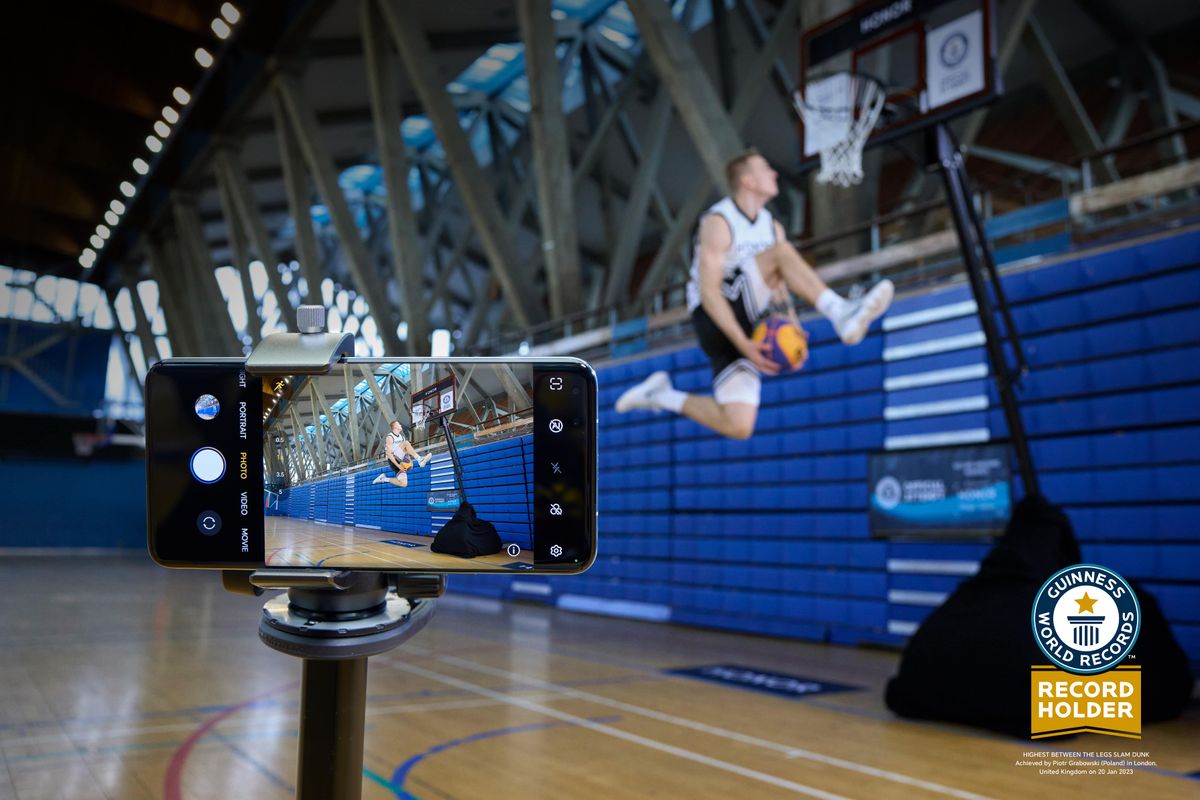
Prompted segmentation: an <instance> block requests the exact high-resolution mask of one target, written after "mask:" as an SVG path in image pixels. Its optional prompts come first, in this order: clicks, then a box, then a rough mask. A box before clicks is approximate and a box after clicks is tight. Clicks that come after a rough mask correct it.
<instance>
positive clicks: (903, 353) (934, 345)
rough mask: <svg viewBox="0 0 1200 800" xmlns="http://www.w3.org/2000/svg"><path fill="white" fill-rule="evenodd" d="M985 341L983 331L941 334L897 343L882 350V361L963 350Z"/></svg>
mask: <svg viewBox="0 0 1200 800" xmlns="http://www.w3.org/2000/svg"><path fill="white" fill-rule="evenodd" d="M986 341H987V338H986V337H985V336H984V334H983V331H972V332H971V333H960V334H958V335H957V336H943V337H941V338H939V339H929V340H927V341H924V342H913V343H912V344H898V345H896V346H894V347H886V348H884V350H883V360H884V361H900V360H901V359H905V358H916V357H917V356H928V355H933V354H934V353H946V352H949V351H951V350H965V349H967V348H968V347H978V346H980V345H982V344H983V343H984V342H986Z"/></svg>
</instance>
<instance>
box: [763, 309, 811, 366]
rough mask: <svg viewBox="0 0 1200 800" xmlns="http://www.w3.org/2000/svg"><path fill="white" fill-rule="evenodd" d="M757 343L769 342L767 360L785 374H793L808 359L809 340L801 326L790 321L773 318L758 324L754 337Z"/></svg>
mask: <svg viewBox="0 0 1200 800" xmlns="http://www.w3.org/2000/svg"><path fill="white" fill-rule="evenodd" d="M752 338H753V339H754V341H755V342H756V343H762V342H769V343H770V344H771V349H770V350H769V351H767V358H769V359H771V360H772V361H774V362H775V363H776V364H778V365H779V368H780V369H781V370H783V371H784V372H793V371H795V370H797V369H800V367H802V366H803V365H804V360H805V359H806V358H808V338H807V337H806V336H805V335H804V331H803V330H801V329H800V326H799V325H796V324H795V323H793V322H791V321H790V320H786V319H781V318H779V317H771V318H769V319H765V320H763V321H762V322H760V323H758V326H757V327H756V328H755V329H754V336H753V337H752Z"/></svg>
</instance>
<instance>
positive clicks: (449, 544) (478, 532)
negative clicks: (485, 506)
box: [429, 501, 502, 558]
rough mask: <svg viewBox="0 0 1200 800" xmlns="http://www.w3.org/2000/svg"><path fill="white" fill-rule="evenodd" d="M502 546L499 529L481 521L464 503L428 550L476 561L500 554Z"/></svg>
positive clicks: (473, 510)
mask: <svg viewBox="0 0 1200 800" xmlns="http://www.w3.org/2000/svg"><path fill="white" fill-rule="evenodd" d="M501 546H502V542H501V541H500V534H498V533H496V526H495V525H493V524H492V523H490V522H488V521H487V520H486V519H480V518H479V516H478V515H477V514H476V513H475V509H474V508H473V507H472V506H471V504H470V503H468V502H465V501H464V502H463V503H462V504H461V505H459V507H458V511H455V512H454V516H453V517H451V518H450V519H449V520H447V521H446V524H445V525H443V526H442V529H441V530H440V531H438V532H437V535H436V536H434V537H433V544H431V545H430V546H429V549H430V550H432V551H433V552H435V553H444V554H446V555H451V556H458V557H460V558H475V557H476V556H490V555H493V554H495V553H499V552H500V548H501Z"/></svg>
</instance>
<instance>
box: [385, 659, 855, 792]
mask: <svg viewBox="0 0 1200 800" xmlns="http://www.w3.org/2000/svg"><path fill="white" fill-rule="evenodd" d="M451 658H452V657H451ZM396 667H397V669H401V670H404V671H405V672H410V673H412V674H414V675H420V676H421V677H424V678H428V679H429V680H434V681H438V682H440V683H444V684H446V685H448V686H457V687H458V688H461V689H464V690H466V691H468V692H475V693H476V694H480V695H483V696H484V697H491V698H493V699H496V700H500V701H501V702H504V703H507V704H509V705H513V706H517V707H518V708H524V709H526V710H527V711H533V712H535V713H538V714H544V715H545V716H548V717H553V718H555V719H559V720H562V721H563V722H569V723H572V724H574V725H578V726H579V727H581V728H587V729H588V730H591V731H595V732H596V733H602V734H604V735H605V736H612V737H613V738H616V739H623V740H624V741H627V742H632V743H633V744H640V745H642V746H643V747H648V748H650V749H651V750H658V751H660V752H663V753H667V754H669V755H673V756H677V757H679V758H683V759H686V760H688V761H693V762H695V763H697V764H703V765H705V766H708V767H713V768H715V769H719V770H723V771H725V772H731V773H733V774H734V775H739V776H741V777H743V778H750V779H751V780H756V781H759V782H761V783H766V784H768V785H771V786H775V787H777V788H780V789H787V790H789V791H792V792H795V793H796V794H803V795H807V796H809V797H816V798H819V799H820V800H849V798H846V797H844V796H842V795H838V794H833V793H832V792H826V791H823V790H821V789H816V788H814V787H811V786H805V785H804V784H802V783H796V782H795V781H789V780H787V779H785V778H780V777H779V776H777V775H771V774H769V773H766V772H759V771H758V770H754V769H750V768H749V767H743V766H741V765H739V764H733V763H730V762H728V761H722V760H721V759H719V758H713V757H711V756H706V755H703V754H702V753H697V752H694V751H692V750H688V749H686V748H683V747H677V746H675V745H671V744H667V743H666V742H660V741H658V740H657V739H651V738H649V737H646V736H641V735H639V734H636V733H630V732H629V731H623V730H621V729H620V728H614V727H612V726H611V725H604V724H602V723H598V722H592V721H591V720H589V719H585V718H584V717H578V716H576V715H574V714H568V713H567V712H565V711H559V710H558V709H556V708H550V707H549V706H545V705H542V704H541V703H534V702H531V701H528V700H525V699H523V698H519V697H510V696H508V695H505V694H501V693H500V692H495V691H492V690H491V689H487V688H484V687H483V686H479V685H478V684H474V683H471V682H470V681H464V680H460V679H459V678H452V677H450V676H449V675H442V674H441V673H438V672H434V671H432V670H428V669H424V668H423V667H418V666H416V665H415V664H397V665H396ZM539 682H540V681H539Z"/></svg>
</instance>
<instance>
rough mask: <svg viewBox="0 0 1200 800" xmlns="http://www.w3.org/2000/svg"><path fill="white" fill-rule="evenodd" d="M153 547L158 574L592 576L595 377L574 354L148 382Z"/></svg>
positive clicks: (207, 369)
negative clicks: (176, 570) (304, 571)
mask: <svg viewBox="0 0 1200 800" xmlns="http://www.w3.org/2000/svg"><path fill="white" fill-rule="evenodd" d="M145 398H146V468H147V493H148V497H147V510H148V533H147V540H148V547H149V550H150V555H151V556H152V557H153V558H154V560H155V561H156V562H158V563H159V564H161V565H163V566H166V567H185V568H211V569H270V568H273V567H286V568H289V569H295V568H298V567H308V568H325V569H350V570H372V571H384V572H394V571H418V572H490V571H499V572H503V571H532V572H552V573H560V574H561V573H574V572H582V571H583V570H585V569H587V567H588V566H589V565H590V564H591V563H592V561H593V560H594V559H595V556H596V375H595V373H594V372H593V371H592V369H591V367H590V366H588V365H587V364H586V363H585V362H583V361H580V360H578V359H572V358H548V359H540V358H525V359H521V358H514V359H504V358H463V359H419V358H411V359H407V358H406V359H403V360H397V359H387V360H377V359H367V358H346V359H343V360H342V361H339V362H338V363H337V364H336V365H334V368H333V370H332V371H331V372H329V373H328V374H325V375H274V376H263V377H259V376H256V375H252V374H250V373H248V372H247V371H246V368H245V362H244V360H242V359H193V358H176V359H166V360H164V361H160V362H159V363H157V364H155V365H154V366H153V367H152V368H151V369H150V371H149V373H148V374H147V376H146V391H145Z"/></svg>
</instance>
